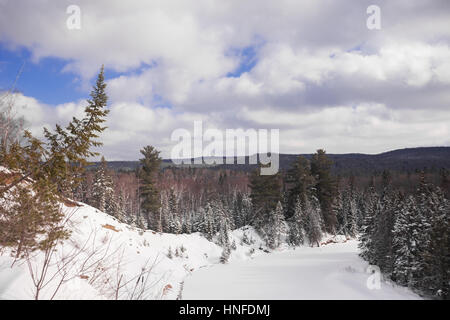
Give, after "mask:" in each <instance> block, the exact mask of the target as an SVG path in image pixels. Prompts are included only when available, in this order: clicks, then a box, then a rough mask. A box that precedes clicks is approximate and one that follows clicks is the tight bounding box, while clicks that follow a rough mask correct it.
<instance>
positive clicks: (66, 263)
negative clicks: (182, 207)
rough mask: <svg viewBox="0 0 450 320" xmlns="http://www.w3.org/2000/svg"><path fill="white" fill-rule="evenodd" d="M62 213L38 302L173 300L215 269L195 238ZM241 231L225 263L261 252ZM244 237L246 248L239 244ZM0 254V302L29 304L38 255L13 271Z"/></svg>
mask: <svg viewBox="0 0 450 320" xmlns="http://www.w3.org/2000/svg"><path fill="white" fill-rule="evenodd" d="M63 210H64V212H65V213H66V216H67V217H68V218H69V219H68V223H67V227H68V228H69V229H70V230H71V231H72V234H71V237H70V239H69V240H67V241H65V242H64V243H63V244H62V245H60V246H58V248H57V251H56V252H55V254H54V255H53V257H52V261H51V263H50V266H49V269H48V271H47V272H46V276H45V278H44V280H43V281H44V283H47V284H46V285H45V286H44V288H43V289H42V291H41V292H40V295H39V298H40V299H50V298H54V299H116V298H117V299H176V298H177V297H179V295H180V292H181V288H182V282H183V280H184V279H185V277H186V276H187V275H189V274H191V273H192V272H195V271H196V270H198V269H200V268H202V267H205V266H209V265H212V264H216V263H219V258H220V256H221V254H222V248H221V247H219V246H218V245H216V244H215V243H213V242H210V241H208V240H207V239H206V238H204V237H203V236H201V235H200V234H198V233H195V234H189V235H187V234H182V235H173V234H161V233H156V232H153V231H143V230H140V229H137V228H133V227H131V226H129V225H126V224H123V223H120V222H118V221H117V220H116V219H114V218H113V217H111V216H110V215H107V214H105V213H103V212H100V211H98V210H97V209H95V208H93V207H90V206H88V205H85V204H81V203H79V204H78V205H70V204H69V206H67V205H63ZM246 229H247V230H246V231H244V230H235V231H233V232H232V236H231V238H230V240H231V241H233V240H235V242H236V250H233V251H232V253H231V257H230V261H233V260H244V259H248V258H249V257H250V256H251V255H257V254H259V253H260V252H262V251H261V250H259V249H258V248H259V247H260V244H261V243H262V241H261V239H260V238H259V237H258V236H257V234H256V233H255V232H254V231H253V229H251V228H246ZM244 232H246V233H247V235H248V237H249V238H250V239H251V240H253V241H252V242H253V243H252V244H245V243H242V242H241V240H240V239H241V238H242V236H243V233H244ZM169 251H171V255H172V258H169V257H168V256H170V255H169ZM251 252H254V253H251ZM0 254H1V255H0V299H33V297H34V294H35V291H36V290H35V287H34V284H33V283H34V282H33V278H32V274H34V275H35V280H38V279H39V277H40V274H41V270H42V267H44V266H45V264H44V261H45V260H44V259H45V256H44V255H43V253H41V252H37V253H36V255H35V256H34V257H33V258H32V259H31V261H30V263H29V264H28V263H27V262H26V261H18V262H16V263H15V264H14V265H13V266H11V265H12V262H13V259H12V258H11V257H10V256H9V252H8V250H7V249H5V248H3V249H2V250H0Z"/></svg>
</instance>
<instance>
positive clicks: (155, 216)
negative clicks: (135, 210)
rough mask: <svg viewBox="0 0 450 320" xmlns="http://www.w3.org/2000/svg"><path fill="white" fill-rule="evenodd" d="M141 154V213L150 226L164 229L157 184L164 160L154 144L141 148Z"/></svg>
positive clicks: (155, 228)
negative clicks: (157, 177)
mask: <svg viewBox="0 0 450 320" xmlns="http://www.w3.org/2000/svg"><path fill="white" fill-rule="evenodd" d="M141 154H142V155H143V156H144V157H143V158H142V159H140V163H141V169H140V171H139V176H140V179H141V184H140V186H139V195H140V199H141V213H142V214H143V215H144V217H145V219H146V221H147V227H148V228H151V229H153V230H157V231H162V224H161V217H160V215H159V213H160V212H159V208H160V206H161V202H160V197H159V191H158V188H157V186H156V176H157V174H158V172H159V167H160V164H161V161H162V160H161V158H160V157H159V151H157V150H156V149H155V148H154V147H152V146H146V147H144V148H143V149H142V150H141Z"/></svg>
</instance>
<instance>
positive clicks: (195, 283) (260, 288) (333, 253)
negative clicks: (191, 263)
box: [183, 240, 420, 299]
mask: <svg viewBox="0 0 450 320" xmlns="http://www.w3.org/2000/svg"><path fill="white" fill-rule="evenodd" d="M357 250H358V249H357V241H355V240H350V241H347V242H345V243H332V244H328V245H324V246H321V247H319V248H317V247H314V248H311V247H301V248H297V249H296V250H285V251H282V252H275V253H270V254H264V255H259V256H257V257H255V258H254V259H252V260H250V261H235V262H232V263H230V264H229V265H215V266H211V267H208V268H203V269H201V270H199V271H197V272H194V273H193V274H192V275H191V276H189V277H188V278H187V279H186V280H185V282H184V290H183V299H420V297H419V296H417V295H415V294H414V293H412V292H411V291H409V290H408V289H406V288H403V287H398V286H396V285H394V284H392V283H390V282H383V281H381V287H380V289H369V287H368V286H367V280H368V278H369V277H370V276H371V274H368V273H366V270H367V267H368V264H367V263H366V262H365V261H363V260H362V259H361V258H359V257H358V253H357ZM375 277H376V276H375ZM375 279H376V278H371V279H370V283H371V285H369V286H370V287H373V286H374V285H375V284H376V283H375V282H372V280H375Z"/></svg>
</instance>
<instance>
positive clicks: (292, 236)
mask: <svg viewBox="0 0 450 320" xmlns="http://www.w3.org/2000/svg"><path fill="white" fill-rule="evenodd" d="M303 219H304V213H303V208H302V203H301V200H300V196H298V197H297V201H296V202H295V208H294V215H293V217H292V219H291V223H290V228H289V242H290V243H291V244H292V245H293V246H299V245H301V244H303V241H304V238H303V237H304V235H303V233H304V230H303V228H302V223H303Z"/></svg>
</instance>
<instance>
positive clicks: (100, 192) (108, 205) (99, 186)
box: [90, 157, 118, 216]
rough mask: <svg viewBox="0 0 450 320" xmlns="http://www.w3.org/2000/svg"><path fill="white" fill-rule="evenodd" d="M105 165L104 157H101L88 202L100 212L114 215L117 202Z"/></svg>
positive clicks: (116, 209)
mask: <svg viewBox="0 0 450 320" xmlns="http://www.w3.org/2000/svg"><path fill="white" fill-rule="evenodd" d="M107 166H108V164H107V162H106V160H105V158H104V157H102V159H101V163H100V166H99V168H98V169H97V171H96V172H95V177H94V184H93V186H92V196H91V200H90V204H91V205H92V206H93V207H95V208H97V209H99V210H100V211H102V212H105V213H108V214H110V215H112V216H115V215H116V214H117V211H118V204H117V201H116V197H115V194H114V183H113V180H112V177H111V176H110V175H109V174H108V172H107Z"/></svg>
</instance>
